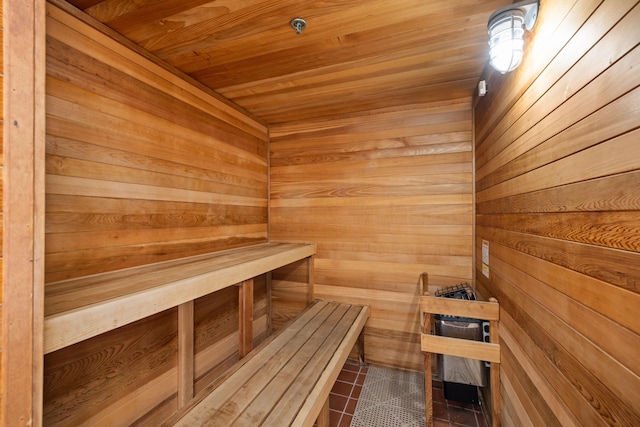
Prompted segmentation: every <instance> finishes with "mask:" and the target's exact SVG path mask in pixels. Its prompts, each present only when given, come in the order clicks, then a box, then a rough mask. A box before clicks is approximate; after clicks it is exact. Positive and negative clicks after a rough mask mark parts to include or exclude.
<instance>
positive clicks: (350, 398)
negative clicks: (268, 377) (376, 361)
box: [329, 361, 487, 427]
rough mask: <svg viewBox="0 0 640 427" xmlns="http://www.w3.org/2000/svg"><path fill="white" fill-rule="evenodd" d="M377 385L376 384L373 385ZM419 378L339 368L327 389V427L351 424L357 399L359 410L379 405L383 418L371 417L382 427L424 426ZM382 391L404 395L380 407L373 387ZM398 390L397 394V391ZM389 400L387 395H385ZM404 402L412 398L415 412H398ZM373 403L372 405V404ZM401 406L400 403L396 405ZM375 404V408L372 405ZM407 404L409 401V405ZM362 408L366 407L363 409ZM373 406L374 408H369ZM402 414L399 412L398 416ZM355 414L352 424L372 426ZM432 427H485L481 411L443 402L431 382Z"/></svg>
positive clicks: (383, 370)
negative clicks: (338, 373)
mask: <svg viewBox="0 0 640 427" xmlns="http://www.w3.org/2000/svg"><path fill="white" fill-rule="evenodd" d="M370 370H371V371H370ZM369 372H371V375H370V381H369V382H368V385H367V387H370V388H371V389H369V388H368V389H367V390H365V394H364V395H362V391H363V384H364V382H365V378H366V376H367V373H369ZM376 384H377V385H376ZM423 384H424V383H423V379H422V376H421V375H420V374H417V373H403V372H402V371H394V370H391V369H386V368H380V367H375V366H372V367H367V366H363V367H361V366H359V365H358V363H357V362H355V361H347V363H346V364H345V365H344V367H343V368H342V371H341V372H340V375H339V376H338V379H337V381H336V383H335V385H334V387H333V389H332V390H331V394H330V396H329V408H330V424H331V427H347V426H350V425H351V422H352V420H353V416H354V413H355V410H356V406H357V404H358V400H359V399H362V403H361V408H364V409H363V410H365V411H366V410H369V411H371V410H373V411H376V410H378V411H379V410H380V409H381V408H380V405H382V409H383V410H384V411H385V416H383V417H379V415H373V414H375V412H373V413H370V414H369V416H371V415H373V416H374V417H375V418H380V419H379V422H380V426H385V427H396V426H397V427H403V426H413V425H420V426H423V425H424V391H423V390H424V386H423ZM376 387H378V388H379V389H380V390H384V393H391V394H392V395H393V394H394V393H398V391H400V390H401V391H400V392H399V393H400V394H404V396H403V397H399V398H391V399H388V400H387V402H386V404H388V405H389V406H388V407H387V408H384V405H385V403H384V402H380V400H381V399H382V400H384V399H385V398H384V397H383V398H380V392H377V394H378V397H376V391H375V388H376ZM397 390H398V391H397ZM387 397H389V396H387ZM407 399H409V400H411V399H413V400H414V401H415V402H413V405H414V406H415V408H413V409H415V410H413V409H407V410H402V409H401V408H400V406H401V405H402V404H404V405H406V404H407ZM374 401H375V402H374ZM400 401H402V402H403V403H402V404H400V403H399V402H400ZM373 403H375V404H376V405H373ZM409 404H411V402H409ZM366 405H369V407H368V408H367V406H366ZM373 406H376V408H373ZM401 412H402V413H401ZM362 414H363V413H362V412H359V414H358V418H357V419H356V420H354V425H362V424H363V423H364V424H366V425H368V427H373V426H372V425H371V424H372V423H373V422H372V420H371V419H367V418H366V414H365V416H364V417H363V415H362ZM433 415H434V417H433V418H434V419H433V425H434V427H486V426H487V424H486V422H485V419H484V416H483V414H482V411H481V408H480V406H478V405H475V404H466V403H460V402H455V401H452V400H446V399H445V398H444V391H443V389H442V384H441V383H435V382H434V388H433Z"/></svg>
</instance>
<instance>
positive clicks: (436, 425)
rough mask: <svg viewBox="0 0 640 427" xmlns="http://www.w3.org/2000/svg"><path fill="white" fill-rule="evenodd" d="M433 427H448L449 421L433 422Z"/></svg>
mask: <svg viewBox="0 0 640 427" xmlns="http://www.w3.org/2000/svg"><path fill="white" fill-rule="evenodd" d="M433 427H449V421H442V420H436V419H434V420H433Z"/></svg>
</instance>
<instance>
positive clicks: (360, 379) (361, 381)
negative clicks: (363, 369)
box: [355, 373, 367, 385]
mask: <svg viewBox="0 0 640 427" xmlns="http://www.w3.org/2000/svg"><path fill="white" fill-rule="evenodd" d="M366 377H367V376H366V374H362V373H360V374H358V378H356V381H355V383H356V384H358V385H362V384H364V379H365V378H366Z"/></svg>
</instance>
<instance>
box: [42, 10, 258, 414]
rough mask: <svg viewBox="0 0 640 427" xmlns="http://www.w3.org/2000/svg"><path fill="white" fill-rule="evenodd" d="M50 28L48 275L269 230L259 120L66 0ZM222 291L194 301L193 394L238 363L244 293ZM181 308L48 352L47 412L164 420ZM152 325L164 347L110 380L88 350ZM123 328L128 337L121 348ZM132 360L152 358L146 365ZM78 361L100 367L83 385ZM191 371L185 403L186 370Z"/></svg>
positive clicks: (245, 240)
mask: <svg viewBox="0 0 640 427" xmlns="http://www.w3.org/2000/svg"><path fill="white" fill-rule="evenodd" d="M47 31H48V42H47V100H46V102H47V105H46V106H47V138H46V171H47V175H46V201H47V211H46V243H47V253H46V259H45V269H46V276H47V280H49V281H56V280H65V279H69V278H76V277H80V276H86V275H91V274H94V273H99V272H106V271H112V270H117V269H121V268H126V267H132V266H137V265H144V264H148V263H153V262H157V261H162V260H171V259H174V258H177V257H183V256H188V255H196V254H202V253H205V252H212V251H219V250H224V249H230V248H236V247H241V246H246V245H250V244H254V243H262V242H265V241H266V240H267V233H268V225H267V197H268V194H267V188H268V182H267V168H268V159H267V157H268V135H267V127H266V125H265V124H264V123H263V122H262V121H260V120H258V119H256V118H255V117H251V116H250V115H249V114H247V113H246V111H244V110H242V109H240V108H237V107H234V106H233V105H232V104H231V103H229V102H228V101H225V100H223V99H222V98H221V97H220V96H219V95H217V94H215V93H213V92H211V91H210V90H208V89H206V88H204V87H203V86H202V85H200V84H198V83H197V82H195V81H194V80H193V79H190V78H189V77H187V76H185V75H184V74H181V73H180V72H178V71H177V70H175V69H173V68H172V67H171V66H169V65H167V64H163V63H162V61H159V60H157V58H156V59H154V58H153V57H152V56H151V55H149V54H148V53H145V52H143V51H141V50H140V49H138V48H136V47H134V46H133V45H132V44H131V43H130V42H128V41H126V40H124V39H123V38H122V37H121V36H119V35H117V34H115V33H114V32H113V31H111V30H109V29H108V28H106V27H103V26H101V25H100V24H98V23H97V22H96V21H94V20H92V19H90V18H88V17H87V16H84V15H83V14H81V13H78V11H77V10H74V9H73V8H71V7H69V5H68V4H66V3H64V2H58V1H55V0H54V1H52V2H50V3H49V4H48V6H47ZM43 188H44V185H43ZM265 289H266V287H265V280H264V278H263V277H260V278H258V279H257V281H256V295H255V296H256V300H255V301H254V325H253V328H254V340H255V341H257V342H259V341H261V340H263V339H264V338H265V337H266V331H267V330H268V328H267V314H266V292H265ZM225 295H226V294H224V292H222V293H216V294H214V296H213V297H211V298H210V299H209V300H207V301H208V303H209V305H208V307H205V306H203V302H202V301H196V303H195V306H194V311H195V314H194V316H195V319H196V321H195V324H194V335H195V339H194V343H193V344H194V347H195V356H194V363H193V371H194V373H193V376H194V377H195V378H194V381H193V387H194V389H195V391H198V390H199V389H200V388H202V387H203V386H204V385H207V384H208V383H209V382H211V381H212V380H214V379H215V378H216V376H218V375H220V373H221V371H222V370H223V369H224V368H225V367H227V366H229V364H230V363H232V362H233V361H235V360H237V351H238V332H237V329H238V315H237V302H238V301H237V298H238V297H237V290H236V292H235V293H233V296H232V300H233V301H235V302H234V303H232V304H227V305H225V304H226V303H228V302H229V299H228V298H227V297H225ZM212 301H213V303H211V302H212ZM234 306H235V307H236V309H235V312H234V313H230V312H229V307H234ZM171 312H175V313H177V310H172V311H171ZM175 313H174V315H171V319H163V320H157V319H158V317H157V316H151V317H149V318H146V319H143V320H141V321H139V322H137V323H134V324H132V325H128V326H125V327H122V328H119V329H117V330H115V331H113V332H110V333H107V334H102V335H99V336H97V337H95V338H92V339H89V340H87V341H83V342H80V343H78V344H75V345H73V346H72V347H69V348H66V349H61V350H59V351H56V352H54V353H51V354H50V355H48V356H47V358H46V361H45V363H46V365H45V366H46V370H47V375H48V376H47V379H48V380H47V381H48V382H47V385H46V387H47V389H46V394H45V411H46V416H47V421H48V422H50V423H55V422H57V421H60V423H61V424H65V423H67V424H74V425H75V424H77V423H81V422H85V423H88V424H93V425H100V424H103V425H109V424H113V423H128V424H133V423H138V424H140V425H157V423H158V422H160V421H161V420H162V419H163V418H166V417H167V416H168V415H171V414H172V413H173V412H175V410H176V409H177V407H178V406H179V399H178V397H179V396H178V392H179V390H178V382H179V375H180V373H179V372H178V370H177V366H176V365H177V362H176V361H177V357H178V350H177V338H176V334H177V323H176V322H177V314H175ZM174 318H175V319H174ZM230 319H232V320H233V321H232V322H231V323H230ZM184 321H185V320H184V319H183V323H184ZM149 322H151V323H149ZM148 324H151V325H152V326H151V327H150V328H148V329H149V330H145V325H148ZM227 326H228V327H227ZM167 328H169V329H167ZM183 328H188V326H184V325H183ZM154 331H155V332H154ZM211 331H215V333H214V334H213V335H211ZM154 333H156V335H158V336H157V340H155V342H154V345H153V346H150V347H149V346H148V347H149V348H147V347H145V348H141V349H140V354H142V355H143V356H139V355H138V356H136V357H138V359H135V358H134V357H133V356H131V357H129V358H127V357H125V356H121V358H122V357H124V358H125V359H126V360H125V361H124V362H122V365H123V366H125V367H127V369H115V370H114V371H113V372H107V374H108V375H107V374H105V375H104V377H100V375H101V373H104V372H106V371H108V369H110V368H109V366H111V365H110V363H112V362H111V359H109V358H108V357H94V358H91V356H90V355H92V354H98V355H102V354H107V353H108V349H109V348H116V349H117V351H116V353H117V352H121V353H122V354H124V355H126V354H128V353H127V352H128V351H133V352H135V349H136V348H138V347H140V346H143V347H144V345H145V344H144V343H145V337H150V336H152V335H153V334H154ZM138 335H140V336H141V337H142V338H139V339H136V338H135V337H136V336H138ZM127 339H131V340H132V343H131V344H127V345H125V346H124V347H122V348H120V347H118V346H117V343H118V342H121V343H123V342H124V343H126V342H128V341H127ZM109 340H111V341H113V342H111V341H109ZM136 346H138V347H136ZM114 354H115V353H114ZM118 354H119V353H118ZM145 357H146V359H145ZM154 358H155V359H154ZM76 359H78V360H76ZM134 359H135V360H134ZM143 359H144V360H143ZM156 359H157V360H156ZM114 360H115V359H114ZM136 363H138V364H142V365H145V366H147V367H152V368H151V369H149V370H148V372H142V370H141V369H134V368H135V366H138V365H136ZM79 366H81V367H82V369H85V370H87V371H89V372H91V373H90V374H88V375H86V378H85V379H84V380H86V383H83V382H82V380H80V379H76V380H73V379H72V378H71V377H64V375H62V376H61V375H58V374H59V373H60V372H64V371H65V370H70V371H74V370H77V369H79ZM116 371H117V372H116ZM182 375H184V372H183V373H182ZM188 375H191V374H188ZM74 381H75V382H74ZM181 381H182V385H181V386H180V389H181V391H180V392H181V393H182V395H181V396H180V398H181V399H182V401H184V400H185V399H186V398H187V395H188V393H187V395H185V393H184V391H185V390H186V389H187V388H188V384H187V382H188V379H186V378H182V380H181ZM96 385H99V386H100V387H99V389H100V390H101V391H95V390H94V391H93V392H92V393H93V394H91V393H87V396H90V399H88V400H82V399H80V400H78V401H77V402H76V401H73V399H70V398H69V397H68V396H73V395H74V393H75V394H77V393H80V394H82V393H83V392H82V391H83V390H89V388H91V387H94V388H96V387H95V386H96ZM92 390H93V389H92ZM96 393H98V394H96ZM65 396H66V397H65Z"/></svg>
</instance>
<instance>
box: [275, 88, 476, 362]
mask: <svg viewBox="0 0 640 427" xmlns="http://www.w3.org/2000/svg"><path fill="white" fill-rule="evenodd" d="M270 135H271V169H270V180H271V191H270V194H271V203H270V232H271V237H272V238H273V239H274V240H287V241H288V240H291V241H313V242H316V243H317V245H318V251H317V255H316V257H315V272H314V282H315V296H316V297H317V298H327V299H332V300H338V301H351V302H357V303H365V304H370V306H371V317H370V319H369V321H368V322H367V327H366V331H365V349H366V356H367V359H368V361H370V362H372V363H378V364H383V365H386V366H395V367H399V368H407V369H416V370H417V369H421V366H422V363H423V358H422V355H421V353H420V350H419V343H418V329H419V319H418V305H417V301H418V300H417V296H418V294H419V286H418V280H419V276H420V274H421V273H422V272H424V271H427V272H429V274H430V276H429V278H430V281H429V282H430V284H431V285H433V286H434V287H437V286H443V285H451V284H455V283H460V282H465V281H467V282H468V281H470V280H471V276H472V270H473V267H472V248H473V244H472V242H473V240H472V239H473V238H472V223H473V213H472V211H473V205H472V195H473V190H472V181H473V178H472V169H473V167H472V142H471V99H470V98H464V99H455V100H452V101H448V102H432V103H429V102H424V103H418V104H412V105H407V106H404V107H401V108H391V109H385V110H374V111H367V112H362V113H360V114H352V115H346V116H335V117H326V118H319V119H317V120H311V121H305V122H299V123H296V122H293V123H283V124H274V125H272V126H271V127H270ZM302 267H303V266H301V268H302ZM273 279H274V280H273V290H272V292H273V293H272V294H273V303H274V309H273V311H274V314H273V316H274V322H275V320H277V319H278V320H284V319H286V318H287V317H290V316H292V315H293V314H294V313H295V312H296V311H297V310H299V309H300V307H301V306H302V305H303V304H304V303H305V301H306V298H307V290H306V288H305V287H304V286H302V285H300V283H302V282H304V280H305V279H306V272H305V271H297V272H296V271H295V270H291V269H289V270H288V271H285V272H282V271H279V272H276V273H274V275H273Z"/></svg>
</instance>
